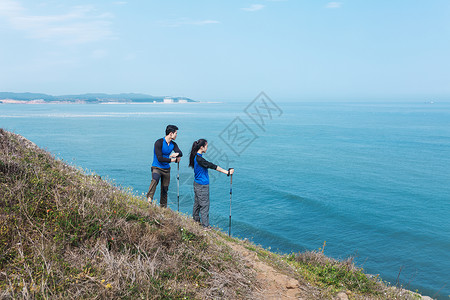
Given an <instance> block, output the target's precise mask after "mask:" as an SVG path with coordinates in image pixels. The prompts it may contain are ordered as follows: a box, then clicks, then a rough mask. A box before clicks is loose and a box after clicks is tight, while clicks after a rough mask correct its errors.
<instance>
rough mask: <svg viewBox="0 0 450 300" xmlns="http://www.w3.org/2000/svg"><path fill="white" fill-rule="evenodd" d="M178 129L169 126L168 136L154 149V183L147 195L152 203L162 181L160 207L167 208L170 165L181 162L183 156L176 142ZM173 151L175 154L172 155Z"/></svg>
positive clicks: (161, 139) (157, 143)
mask: <svg viewBox="0 0 450 300" xmlns="http://www.w3.org/2000/svg"><path fill="white" fill-rule="evenodd" d="M177 134H178V127H177V126H175V125H167V127H166V136H165V137H163V138H160V139H159V140H157V141H156V142H155V148H154V149H153V164H152V181H151V182H150V187H149V189H148V193H147V200H148V202H149V203H152V199H153V195H154V194H155V190H156V186H157V185H158V182H159V180H160V179H161V199H160V200H159V205H160V206H161V207H167V191H168V190H169V183H170V163H171V162H179V161H180V158H181V157H182V156H183V153H182V152H181V150H180V148H178V145H177V144H176V143H175V142H174V140H175V139H176V138H177ZM172 151H173V153H172Z"/></svg>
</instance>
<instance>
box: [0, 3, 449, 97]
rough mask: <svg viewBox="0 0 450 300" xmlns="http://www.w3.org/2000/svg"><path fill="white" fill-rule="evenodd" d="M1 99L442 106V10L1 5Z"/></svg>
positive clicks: (445, 72)
mask: <svg viewBox="0 0 450 300" xmlns="http://www.w3.org/2000/svg"><path fill="white" fill-rule="evenodd" d="M0 91H8V92H36V93H47V94H51V95H64V94H80V93H97V92H98V93H131V92H132V93H146V94H150V95H155V96H184V97H189V98H192V99H195V100H200V101H227V100H236V101H239V100H245V101H248V100H249V99H250V100H251V99H253V98H254V97H256V96H257V95H258V94H259V93H260V92H261V91H264V92H265V93H266V94H267V95H268V96H269V97H271V98H275V99H277V100H287V101H288V100H292V101H301V100H329V101H332V100H357V101H359V100H360V101H363V100H383V101H394V100H418V101H436V100H448V101H450V1H449V0H427V1H424V0H407V1H406V0H377V1H373V0H342V1H340V2H330V1H321V0H260V1H246V0H241V1H233V0H227V1H225V0H191V1H186V0H184V1H181V0H166V1H151V0H145V1H144V0H141V1H131V0H128V1H112V0H96V1H93V0H64V1H61V0H57V1H55V0H42V1H41V0H0Z"/></svg>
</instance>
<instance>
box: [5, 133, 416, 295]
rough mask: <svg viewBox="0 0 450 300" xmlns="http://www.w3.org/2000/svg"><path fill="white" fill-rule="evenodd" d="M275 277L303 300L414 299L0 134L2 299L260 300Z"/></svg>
mask: <svg viewBox="0 0 450 300" xmlns="http://www.w3.org/2000/svg"><path fill="white" fill-rule="evenodd" d="M249 253H250V254H251V255H250V254H249ZM261 266H263V267H261ZM264 266H267V268H266V267H264ZM268 268H270V269H268ZM263 269H264V270H263ZM267 270H268V271H267ZM281 276H284V277H286V278H289V279H291V280H293V281H294V284H293V285H292V284H291V283H290V285H291V286H288V287H281V289H294V288H295V290H294V292H295V295H296V297H302V298H303V299H333V298H335V297H340V298H339V299H346V298H345V297H347V298H351V299H416V298H420V296H419V295H417V294H413V293H410V292H408V291H405V290H401V289H396V288H390V287H388V286H386V285H385V284H383V283H382V282H381V281H380V280H379V279H378V278H377V277H371V276H367V275H365V274H364V273H363V272H362V270H360V269H358V268H355V267H354V265H353V264H352V263H351V261H346V262H338V261H335V260H332V259H329V258H327V257H326V256H324V255H323V254H322V253H321V252H320V251H318V252H307V253H299V254H292V255H278V254H274V253H271V252H269V251H267V250H264V249H262V248H260V247H258V246H255V245H253V244H251V243H249V242H244V241H241V240H237V239H232V238H229V237H227V236H226V235H225V234H223V233H220V232H218V231H209V232H205V231H203V230H202V228H201V227H200V226H198V225H197V224H196V223H195V222H193V221H192V220H191V219H190V218H189V217H187V216H183V215H180V214H177V213H175V212H173V211H171V210H170V209H162V208H159V207H155V206H151V207H149V206H148V204H147V203H146V202H145V201H143V199H139V198H137V197H135V196H133V195H132V194H131V193H129V192H128V191H125V190H121V189H120V188H118V187H115V186H113V185H111V184H110V183H108V182H105V181H103V180H102V179H101V178H100V177H99V176H96V175H92V174H86V173H85V172H83V171H81V170H79V169H76V168H74V167H72V166H68V165H67V164H65V163H64V162H62V161H60V160H56V159H55V158H54V157H53V156H52V155H51V154H49V153H48V152H46V151H44V150H42V149H39V148H38V147H37V146H35V145H34V144H33V143H31V142H30V141H28V140H26V139H24V138H23V137H21V136H19V135H16V134H12V133H9V132H7V131H4V130H2V129H0V298H5V299H8V298H36V299H41V298H43V299H45V298H52V299H55V298H89V299H96V298H97V299H98V298H101V299H102V298H125V299H127V298H128V299H136V298H143V299H218V298H223V299H259V298H261V297H263V296H264V295H266V293H267V292H268V290H269V286H270V285H269V284H268V282H269V280H272V279H270V278H272V277H279V278H281ZM269 277H270V278H269ZM284 277H283V278H284ZM275 279H276V278H275ZM271 289H272V292H273V293H278V292H277V290H276V289H277V287H276V286H274V287H273V288H272V287H271ZM339 292H340V294H339ZM280 293H281V292H280ZM280 295H281V294H280Z"/></svg>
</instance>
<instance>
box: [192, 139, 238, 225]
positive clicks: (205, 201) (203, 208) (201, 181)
mask: <svg viewBox="0 0 450 300" xmlns="http://www.w3.org/2000/svg"><path fill="white" fill-rule="evenodd" d="M206 150H208V142H207V141H206V140H205V139H199V140H198V141H195V142H194V143H193V144H192V149H191V154H190V156H189V167H191V168H194V174H195V179H194V193H195V201H194V211H193V213H192V216H193V217H194V220H195V221H197V222H199V223H201V224H202V226H203V227H204V228H205V229H208V228H209V174H208V169H213V170H216V171H219V172H222V173H224V174H227V175H228V176H230V175H233V173H234V169H231V168H230V169H229V170H228V171H227V170H225V169H222V168H221V167H219V166H217V165H215V164H213V163H211V162H209V161H207V160H206V159H204V158H203V157H202V156H203V153H205V152H206ZM200 216H201V222H200Z"/></svg>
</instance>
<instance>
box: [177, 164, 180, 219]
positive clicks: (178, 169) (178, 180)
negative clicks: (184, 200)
mask: <svg viewBox="0 0 450 300" xmlns="http://www.w3.org/2000/svg"><path fill="white" fill-rule="evenodd" d="M177 200H178V201H177V202H178V207H177V211H180V162H177Z"/></svg>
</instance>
